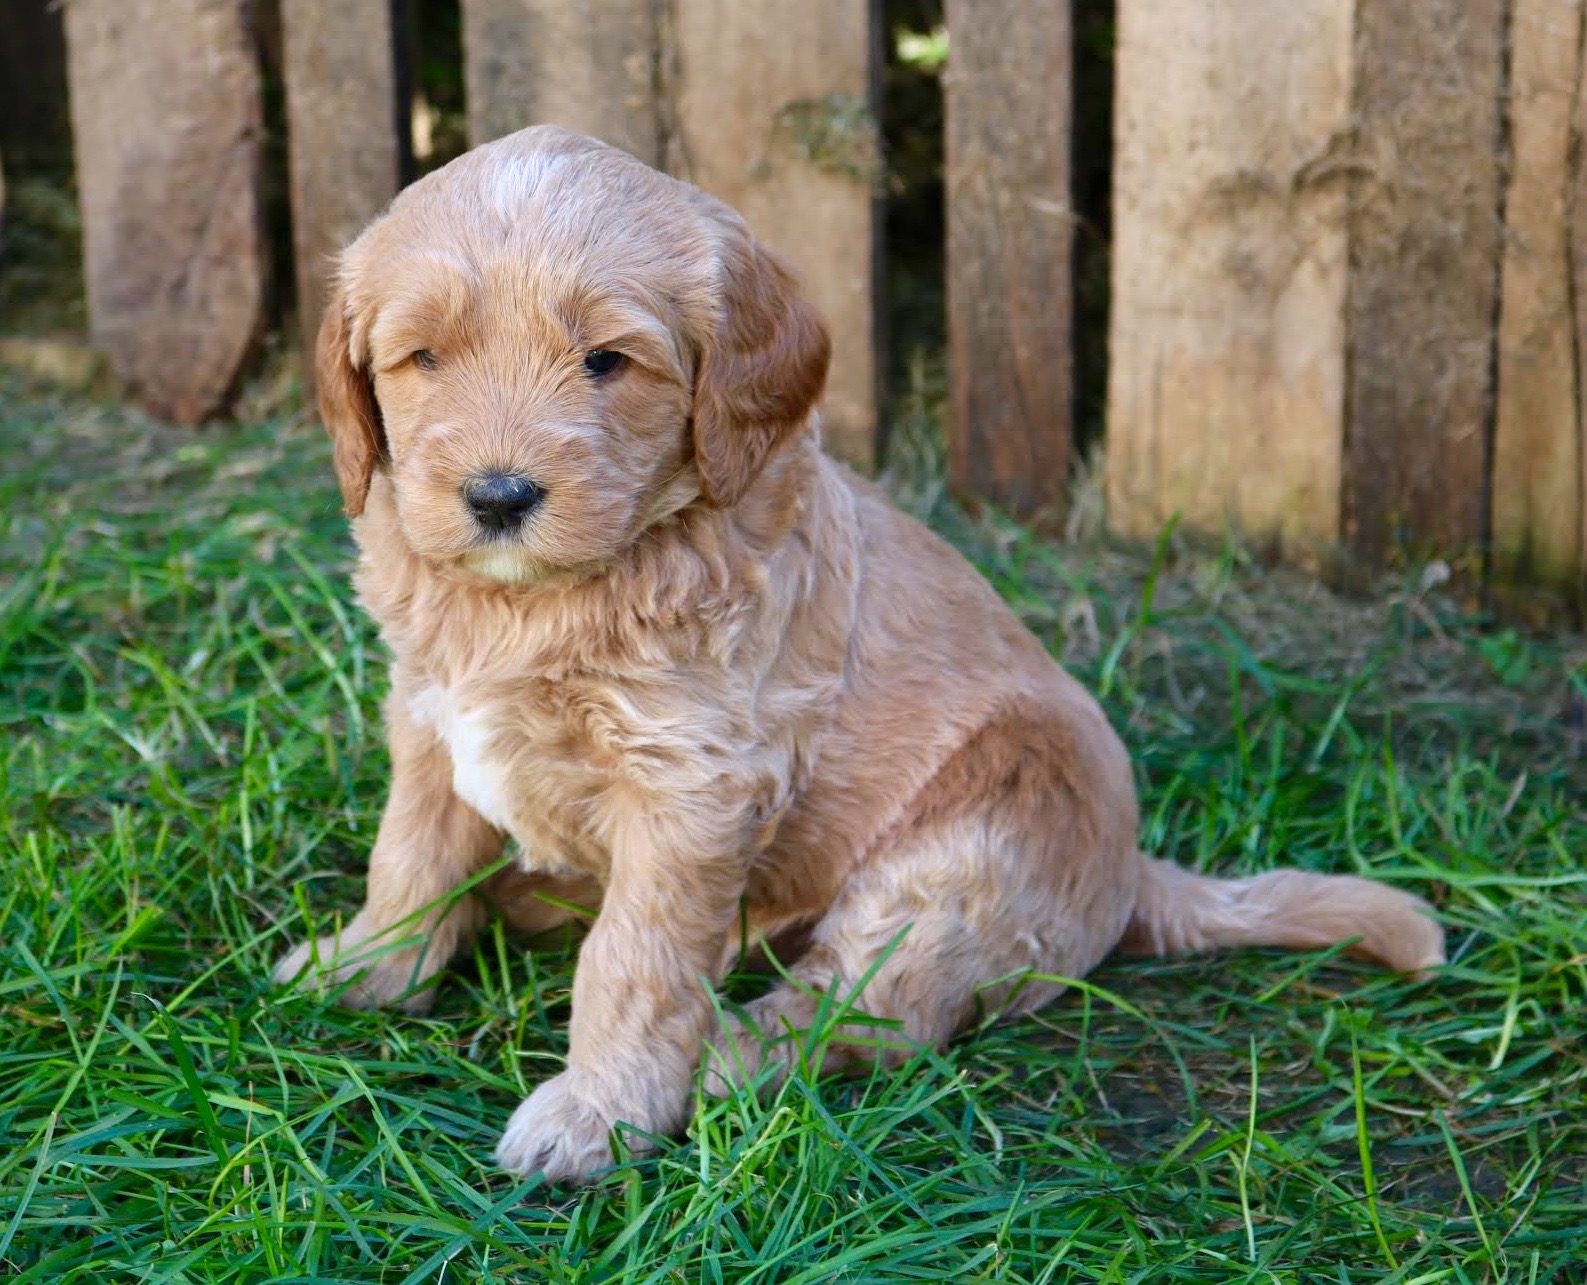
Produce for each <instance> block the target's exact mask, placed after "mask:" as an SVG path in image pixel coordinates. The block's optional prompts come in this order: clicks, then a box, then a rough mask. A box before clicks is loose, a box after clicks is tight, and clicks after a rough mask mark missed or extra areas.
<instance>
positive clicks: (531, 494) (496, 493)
mask: <svg viewBox="0 0 1587 1285" xmlns="http://www.w3.org/2000/svg"><path fill="white" fill-rule="evenodd" d="M544 496H545V491H544V490H543V489H542V488H540V487H539V486H536V485H535V484H534V483H533V482H531V481H530V480H529V479H528V478H526V477H519V476H518V474H516V473H477V474H475V475H474V476H473V477H471V478H469V479H468V481H466V482H464V483H463V498H464V499H465V500H466V501H467V502H468V507H469V508H470V509H472V510H473V512H474V518H475V520H476V521H477V522H478V523H479V524H480V526H482V527H485V528H486V529H488V530H491V531H511V530H513V529H514V528H516V527H517V526H519V525H520V524H521V523H522V522H523V520H524V519H525V518H526V517H528V516H529V514H530V512H531V511H533V509H534V507H535V506H536V505H537V504H539V503H540V501H541V500H542V499H543V498H544Z"/></svg>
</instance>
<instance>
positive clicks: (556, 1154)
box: [496, 1071, 613, 1182]
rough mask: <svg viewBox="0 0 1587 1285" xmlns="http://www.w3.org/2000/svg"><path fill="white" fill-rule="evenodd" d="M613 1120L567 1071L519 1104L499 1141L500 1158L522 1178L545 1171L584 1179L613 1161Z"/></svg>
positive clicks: (554, 1178) (552, 1178)
mask: <svg viewBox="0 0 1587 1285" xmlns="http://www.w3.org/2000/svg"><path fill="white" fill-rule="evenodd" d="M612 1124H613V1121H612V1120H611V1119H609V1118H608V1117H607V1115H606V1113H605V1112H604V1111H602V1110H600V1109H599V1108H598V1107H597V1106H595V1105H594V1103H593V1102H591V1101H590V1100H589V1098H588V1097H587V1096H586V1095H584V1094H581V1093H580V1092H579V1090H578V1081H577V1077H575V1076H573V1075H570V1074H569V1073H568V1072H566V1071H564V1072H563V1073H562V1074H561V1075H558V1076H554V1077H552V1078H551V1079H549V1080H547V1081H546V1082H545V1083H544V1084H542V1085H541V1086H540V1087H539V1088H537V1089H536V1090H535V1091H534V1092H533V1093H531V1094H530V1095H529V1096H528V1097H527V1098H525V1099H524V1100H523V1102H522V1103H520V1104H519V1107H518V1109H517V1110H516V1111H514V1112H513V1113H512V1118H511V1119H510V1120H508V1121H507V1130H506V1132H505V1133H503V1134H502V1136H501V1141H500V1142H499V1143H498V1144H497V1145H496V1163H497V1164H499V1165H500V1166H501V1167H502V1168H503V1169H506V1170H507V1171H508V1172H510V1173H514V1174H517V1175H518V1176H519V1177H520V1178H527V1177H529V1176H530V1175H531V1174H535V1173H540V1172H544V1173H545V1176H546V1180H547V1181H548V1182H570V1181H580V1180H583V1179H586V1178H589V1177H591V1176H593V1175H594V1174H596V1173H598V1172H599V1171H600V1170H602V1169H607V1168H610V1167H611V1165H612V1163H613V1161H612V1143H611V1133H612Z"/></svg>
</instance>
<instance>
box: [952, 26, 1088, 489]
mask: <svg viewBox="0 0 1587 1285" xmlns="http://www.w3.org/2000/svg"><path fill="white" fill-rule="evenodd" d="M947 20H948V32H949V47H950V49H951V51H952V52H951V55H950V61H949V65H948V69H947V74H946V76H945V77H944V92H945V95H946V102H945V110H946V130H947V230H948V236H947V293H948V368H949V410H948V462H949V474H950V478H951V481H952V484H953V487H954V489H955V490H956V491H958V492H959V493H960V494H961V495H963V496H965V497H967V498H977V497H985V498H989V499H991V500H993V501H995V502H996V503H997V504H999V505H1002V506H1004V507H1006V508H1009V509H1012V510H1014V511H1015V512H1017V513H1020V514H1023V515H1025V516H1032V515H1035V514H1037V513H1040V514H1042V515H1043V516H1045V517H1052V518H1057V517H1059V516H1061V515H1062V512H1063V508H1064V504H1065V502H1066V500H1067V497H1068V489H1069V488H1068V481H1069V455H1070V442H1071V440H1072V438H1073V424H1072V414H1073V410H1072V402H1073V365H1074V363H1073V358H1072V348H1071V316H1072V312H1073V290H1072V287H1071V282H1070V262H1071V251H1072V247H1073V243H1074V213H1073V211H1072V209H1071V208H1070V200H1069V136H1070V101H1071V84H1070V62H1071V53H1070V12H1069V4H1068V2H1067V0H948V4H947ZM1011 32H1017V33H1018V38H1017V39H1010V33H1011Z"/></svg>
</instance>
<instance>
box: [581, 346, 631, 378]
mask: <svg viewBox="0 0 1587 1285" xmlns="http://www.w3.org/2000/svg"><path fill="white" fill-rule="evenodd" d="M622 364H623V354H622V353H620V352H613V351H612V350H611V349H610V348H591V349H590V350H589V352H587V353H585V354H584V369H585V370H587V371H589V372H590V374H592V375H610V374H611V373H612V372H613V371H614V370H616V369H617V368H618V367H619V366H621V365H622Z"/></svg>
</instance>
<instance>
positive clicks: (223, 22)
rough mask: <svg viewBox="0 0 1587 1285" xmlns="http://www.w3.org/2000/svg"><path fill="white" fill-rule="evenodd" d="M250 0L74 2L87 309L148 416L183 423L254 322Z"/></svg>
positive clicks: (222, 386) (220, 378) (257, 271)
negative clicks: (149, 412) (157, 416)
mask: <svg viewBox="0 0 1587 1285" xmlns="http://www.w3.org/2000/svg"><path fill="white" fill-rule="evenodd" d="M249 9H250V5H249V3H248V0H72V3H71V4H69V5H67V6H66V37H67V48H68V69H69V75H70V79H71V114H72V126H73V130H74V133H75V136H76V152H77V176H78V187H79V192H80V194H81V202H82V215H83V250H84V266H85V273H86V277H87V284H88V309H89V318H90V323H91V327H92V331H93V335H94V338H95V340H96V342H98V343H100V344H102V345H103V346H104V348H105V349H106V351H107V352H108V353H109V356H110V360H111V363H112V365H113V367H114V368H115V370H116V372H117V373H118V374H119V375H120V376H121V378H122V379H123V380H125V381H126V383H127V384H128V385H129V386H130V387H131V389H132V390H133V391H134V392H135V394H136V395H137V396H138V397H139V399H140V400H142V401H143V402H144V403H145V404H146V405H147V406H148V407H149V408H150V409H151V410H153V411H154V412H155V413H156V414H158V415H162V416H164V417H166V418H169V419H172V420H175V421H177V422H179V423H192V422H195V421H197V420H200V419H202V418H203V417H204V416H205V415H207V414H209V413H210V412H211V411H213V410H215V409H216V408H217V407H218V406H219V405H220V404H221V402H222V401H223V400H224V398H225V396H226V394H227V392H228V390H229V389H230V388H231V386H232V384H233V383H234V381H235V380H236V377H237V374H238V371H239V369H240V368H241V366H242V363H243V361H244V359H245V358H246V357H247V355H248V352H249V350H250V349H251V348H252V346H253V343H254V341H255V339H256V337H257V335H258V333H259V327H260V323H261V321H262V318H263V299H264V283H265V254H266V251H265V245H264V238H263V234H262V230H261V227H260V214H259V209H260V201H259V177H258V176H259V156H260V110H261V109H260V96H259V95H260V85H259V65H258V54H257V52H256V50H255V49H254V44H253V40H252V37H251V35H250V32H249V21H248V15H249Z"/></svg>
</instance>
